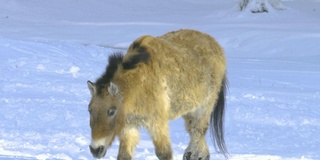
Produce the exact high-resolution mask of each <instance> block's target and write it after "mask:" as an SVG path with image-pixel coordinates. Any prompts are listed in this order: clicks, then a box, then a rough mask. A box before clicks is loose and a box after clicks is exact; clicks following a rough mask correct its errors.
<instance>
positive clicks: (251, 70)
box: [0, 0, 320, 160]
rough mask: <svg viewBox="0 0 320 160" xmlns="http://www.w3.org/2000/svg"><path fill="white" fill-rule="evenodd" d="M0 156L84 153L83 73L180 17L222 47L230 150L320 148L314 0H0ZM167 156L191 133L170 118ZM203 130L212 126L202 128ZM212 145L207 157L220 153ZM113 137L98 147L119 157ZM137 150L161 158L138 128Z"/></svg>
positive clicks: (258, 154) (271, 155)
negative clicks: (245, 0) (246, 0)
mask: <svg viewBox="0 0 320 160" xmlns="http://www.w3.org/2000/svg"><path fill="white" fill-rule="evenodd" d="M0 4H1V5H0V55H1V59H0V106H1V107H0V159H83V160H86V159H92V158H93V157H92V155H91V154H90V151H89V148H88V145H89V144H90V142H91V138H90V127H89V114H88V112H87V105H88V101H89V100H90V93H89V90H88V89H87V84H86V81H87V80H92V81H94V80H95V79H96V78H98V77H99V76H100V75H101V74H102V72H103V71H104V69H105V66H106V65H107V59H108V55H110V54H111V53H113V52H115V51H123V52H125V51H126V48H127V47H128V46H129V45H130V43H131V42H132V41H133V40H134V39H136V38H138V37H139V36H141V35H146V34H148V35H154V36H158V35H162V34H164V33H166V32H169V31H172V30H178V29H181V28H190V29H197V30H200V31H203V32H206V33H209V34H210V35H212V36H213V37H215V38H216V39H217V41H218V42H219V43H220V44H221V45H222V46H223V48H224V49H225V53H226V56H227V61H228V78H229V88H228V96H227V101H228V102H227V110H226V119H225V120H226V121H225V139H226V143H227V147H228V150H229V152H230V154H231V155H230V159H231V160H256V159H259V160H317V159H320V150H319V149H320V138H319V135H320V105H319V102H320V83H319V82H320V45H319V44H320V19H319V18H320V1H319V0H284V1H283V4H284V5H285V7H286V10H284V11H277V10H274V11H272V12H269V13H262V14H252V13H250V12H240V11H239V9H238V8H237V1H236V0H229V1H221V0H175V1H148V0H136V1H127V0H117V1H100V0H92V1H83V0H80V1H79V0H69V1H65V0H55V1H50V0H29V1H19V0H0ZM169 123H170V128H171V129H170V136H171V141H172V147H173V150H174V158H175V159H182V155H183V153H184V149H185V148H186V147H187V145H188V141H189V137H188V134H187V133H186V132H185V129H184V124H183V120H182V119H177V120H174V121H170V122H169ZM207 139H208V141H210V138H209V134H208V137H207ZM208 144H209V145H210V152H211V158H212V159H223V156H222V155H220V154H218V153H216V151H215V149H214V147H213V144H212V143H211V142H209V143H208ZM118 147H119V142H118V141H115V142H114V143H113V145H112V147H111V148H109V149H108V151H107V154H106V157H105V158H104V159H109V160H113V159H116V156H117V152H118ZM134 158H135V159H141V160H144V159H148V160H153V159H157V157H156V156H155V154H154V148H153V144H152V142H151V140H150V137H149V135H148V133H147V132H146V131H145V130H144V129H142V133H141V140H140V143H139V145H138V147H137V150H136V153H135V156H134Z"/></svg>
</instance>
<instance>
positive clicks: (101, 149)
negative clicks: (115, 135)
mask: <svg viewBox="0 0 320 160" xmlns="http://www.w3.org/2000/svg"><path fill="white" fill-rule="evenodd" d="M103 151H104V146H100V147H99V148H98V154H99V155H101V154H103Z"/></svg>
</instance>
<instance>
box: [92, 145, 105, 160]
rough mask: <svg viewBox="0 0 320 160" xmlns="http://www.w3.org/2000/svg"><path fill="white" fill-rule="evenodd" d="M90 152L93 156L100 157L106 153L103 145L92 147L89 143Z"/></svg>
mask: <svg viewBox="0 0 320 160" xmlns="http://www.w3.org/2000/svg"><path fill="white" fill-rule="evenodd" d="M89 148H90V152H91V154H92V155H93V157H94V158H98V159H100V158H102V157H104V156H105V155H106V153H107V148H106V147H105V146H99V147H98V148H93V147H92V146H91V145H90V146H89Z"/></svg>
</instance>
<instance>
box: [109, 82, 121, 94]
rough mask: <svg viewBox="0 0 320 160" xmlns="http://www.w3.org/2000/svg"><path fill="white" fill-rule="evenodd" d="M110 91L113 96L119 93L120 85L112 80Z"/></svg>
mask: <svg viewBox="0 0 320 160" xmlns="http://www.w3.org/2000/svg"><path fill="white" fill-rule="evenodd" d="M108 92H109V93H110V94H111V95H113V96H115V95H117V94H118V92H119V89H118V86H116V85H115V84H114V83H112V82H110V86H109V87H108Z"/></svg>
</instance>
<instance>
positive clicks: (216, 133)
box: [210, 77, 228, 159]
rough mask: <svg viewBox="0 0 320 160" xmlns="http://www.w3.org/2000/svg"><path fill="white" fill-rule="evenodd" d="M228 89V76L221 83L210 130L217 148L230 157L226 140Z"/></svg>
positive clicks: (226, 156)
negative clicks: (225, 121)
mask: <svg viewBox="0 0 320 160" xmlns="http://www.w3.org/2000/svg"><path fill="white" fill-rule="evenodd" d="M226 89H227V78H226V77H225V78H224V79H223V81H222V84H221V89H220V92H219V97H218V100H217V102H216V104H215V106H214V110H213V111H212V113H211V117H210V130H211V135H212V138H213V140H214V146H215V148H217V146H218V148H219V151H220V153H222V154H223V155H224V157H225V158H226V159H228V151H227V147H226V143H225V141H224V128H223V124H224V110H225V97H226Z"/></svg>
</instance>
